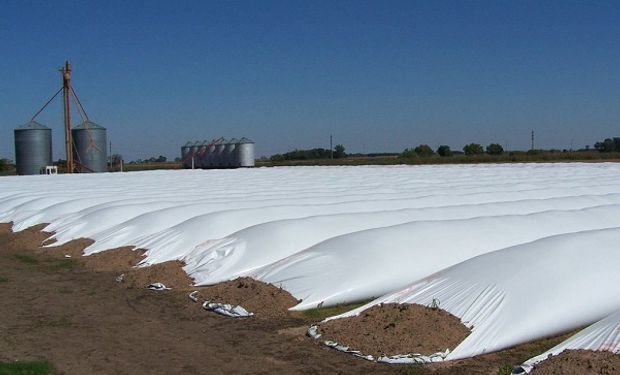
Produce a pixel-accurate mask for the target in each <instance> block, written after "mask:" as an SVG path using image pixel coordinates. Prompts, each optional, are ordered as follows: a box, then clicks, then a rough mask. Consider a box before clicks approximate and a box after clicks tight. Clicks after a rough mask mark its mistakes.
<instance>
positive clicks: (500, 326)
mask: <svg viewBox="0 0 620 375" xmlns="http://www.w3.org/2000/svg"><path fill="white" fill-rule="evenodd" d="M618 238H620V228H614V229H603V230H593V231H585V232H578V233H571V234H564V235H558V236H554V237H549V238H544V239H541V240H538V241H535V242H531V243H527V244H522V245H519V246H515V247H512V248H508V249H503V250H499V251H495V252H492V253H488V254H485V255H481V256H478V257H475V258H472V259H469V260H467V261H464V262H462V263H459V264H457V265H455V266H453V267H450V268H448V269H445V270H442V271H440V272H437V273H435V274H433V275H430V276H428V277H426V278H424V279H421V280H419V281H417V282H415V283H414V284H412V285H411V286H409V287H407V288H404V289H402V290H400V291H397V292H394V293H390V294H388V295H386V296H383V297H380V298H378V299H376V300H374V301H372V302H370V303H368V304H366V305H364V306H362V307H360V308H358V309H355V310H352V311H350V312H348V313H345V314H342V315H340V316H336V317H333V318H330V319H336V318H341V317H346V316H353V315H357V314H359V313H360V312H362V311H364V310H366V309H368V308H370V307H372V306H375V305H377V304H380V303H416V304H421V305H425V306H428V305H430V304H432V303H433V301H439V303H440V307H441V308H442V309H444V310H446V311H448V312H450V313H451V314H453V315H454V316H456V317H458V318H459V319H460V320H461V321H462V322H463V324H464V325H466V326H467V327H469V328H470V329H471V331H472V332H471V334H470V335H469V336H468V337H467V338H466V339H465V340H463V341H462V342H461V343H460V344H459V345H458V346H457V347H456V348H454V349H453V350H452V352H451V353H450V354H449V355H448V356H447V357H446V360H454V359H461V358H468V357H473V356H476V355H480V354H484V353H489V352H494V351H498V350H502V349H506V348H508V347H511V346H514V345H519V344H522V343H525V342H529V341H533V340H537V339H541V338H544V337H549V336H554V335H558V334H561V333H565V332H568V331H571V330H574V329H576V328H578V327H582V326H584V325H588V324H591V323H593V322H596V321H598V320H600V319H602V318H603V317H605V316H607V315H609V314H611V313H613V312H615V311H617V310H619V309H620V296H619V295H618V293H617V286H618V285H620V272H618V270H617V265H618V264H620V251H618V249H617V246H616V245H615V244H616V243H617V240H618Z"/></svg>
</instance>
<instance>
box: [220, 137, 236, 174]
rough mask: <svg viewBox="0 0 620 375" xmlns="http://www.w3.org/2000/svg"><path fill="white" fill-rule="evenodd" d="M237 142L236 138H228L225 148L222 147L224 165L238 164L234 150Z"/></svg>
mask: <svg viewBox="0 0 620 375" xmlns="http://www.w3.org/2000/svg"><path fill="white" fill-rule="evenodd" d="M237 143H239V140H238V139H237V138H233V139H230V140H229V141H228V142H227V143H226V148H225V149H224V166H225V167H238V166H239V158H238V157H237V153H236V152H235V148H236V147H237Z"/></svg>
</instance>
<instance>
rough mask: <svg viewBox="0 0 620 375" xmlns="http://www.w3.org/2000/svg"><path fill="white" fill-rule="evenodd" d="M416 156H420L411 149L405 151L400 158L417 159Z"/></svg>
mask: <svg viewBox="0 0 620 375" xmlns="http://www.w3.org/2000/svg"><path fill="white" fill-rule="evenodd" d="M416 156H418V155H417V154H416V153H415V151H414V150H413V149H411V148H406V149H404V150H403V152H401V153H400V155H399V157H401V158H407V159H411V158H415V157H416Z"/></svg>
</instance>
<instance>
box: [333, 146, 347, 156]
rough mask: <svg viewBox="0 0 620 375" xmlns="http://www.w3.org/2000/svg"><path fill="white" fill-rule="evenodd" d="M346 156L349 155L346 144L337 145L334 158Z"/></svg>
mask: <svg viewBox="0 0 620 375" xmlns="http://www.w3.org/2000/svg"><path fill="white" fill-rule="evenodd" d="M345 156H347V154H345V153H344V146H343V145H341V144H338V145H336V147H334V158H335V159H340V158H344V157H345Z"/></svg>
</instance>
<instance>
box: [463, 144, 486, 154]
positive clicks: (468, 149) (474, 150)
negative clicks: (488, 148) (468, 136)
mask: <svg viewBox="0 0 620 375" xmlns="http://www.w3.org/2000/svg"><path fill="white" fill-rule="evenodd" d="M463 152H464V153H465V155H480V154H483V153H484V149H483V148H482V146H481V145H479V144H478V143H470V144H468V145H466V146H465V147H463Z"/></svg>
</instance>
